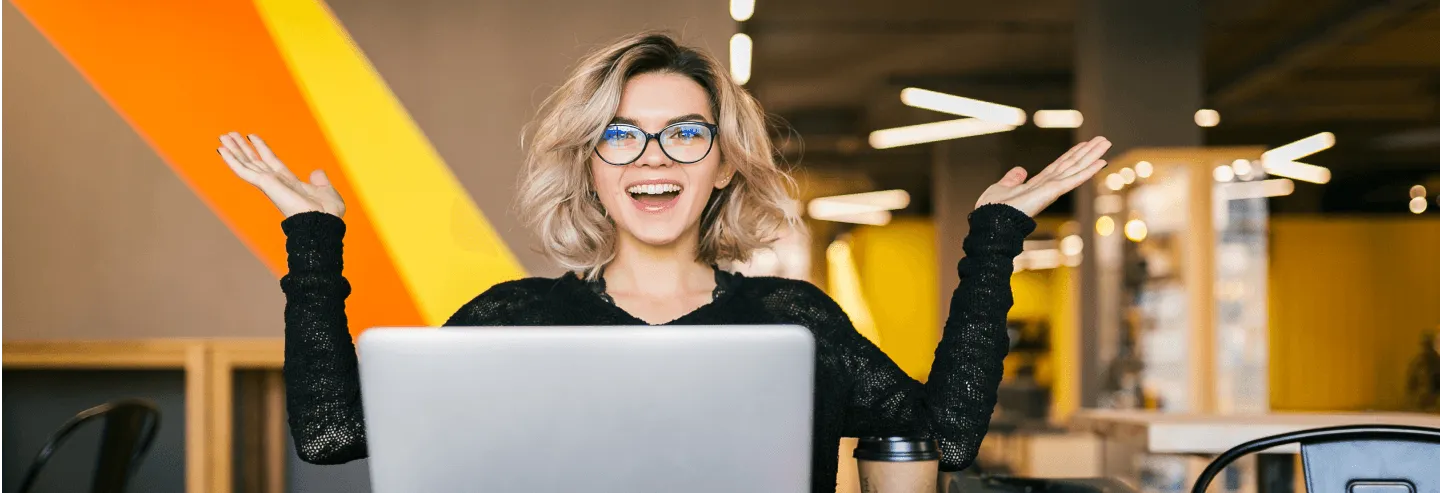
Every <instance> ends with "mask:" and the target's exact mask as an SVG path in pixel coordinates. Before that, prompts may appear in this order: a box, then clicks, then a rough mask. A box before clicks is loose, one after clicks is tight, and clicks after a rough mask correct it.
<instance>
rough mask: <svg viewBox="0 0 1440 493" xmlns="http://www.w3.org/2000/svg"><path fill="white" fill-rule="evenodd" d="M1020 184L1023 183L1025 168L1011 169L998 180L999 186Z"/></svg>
mask: <svg viewBox="0 0 1440 493" xmlns="http://www.w3.org/2000/svg"><path fill="white" fill-rule="evenodd" d="M1021 183H1025V168H1021V167H1019V166H1016V167H1014V168H1011V169H1010V171H1009V172H1007V173H1005V177H1003V178H1001V179H1000V184H1001V185H1004V186H1007V187H1013V186H1017V185H1020V184H1021Z"/></svg>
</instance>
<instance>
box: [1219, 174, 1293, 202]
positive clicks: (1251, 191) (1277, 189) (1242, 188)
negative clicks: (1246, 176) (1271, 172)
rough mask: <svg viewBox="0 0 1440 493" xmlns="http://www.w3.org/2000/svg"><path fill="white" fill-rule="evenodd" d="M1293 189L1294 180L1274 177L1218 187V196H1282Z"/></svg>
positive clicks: (1228, 198)
mask: <svg viewBox="0 0 1440 493" xmlns="http://www.w3.org/2000/svg"><path fill="white" fill-rule="evenodd" d="M1294 191H1295V182H1293V181H1290V180H1287V179H1284V178H1276V179H1272V180H1260V181H1245V182H1239V183H1231V184H1229V185H1222V186H1221V187H1220V196H1221V197H1223V198H1224V199H1225V200H1244V199H1258V198H1262V197H1282V196H1285V195H1290V194H1291V193H1293V192H1294Z"/></svg>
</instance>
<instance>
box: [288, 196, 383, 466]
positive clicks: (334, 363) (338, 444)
mask: <svg viewBox="0 0 1440 493" xmlns="http://www.w3.org/2000/svg"><path fill="white" fill-rule="evenodd" d="M280 226H281V228H282V229H283V230H284V232H285V237H286V238H285V250H286V253H287V255H288V264H289V272H288V273H287V274H286V275H285V276H284V277H282V278H281V279H280V288H281V290H283V291H284V292H285V367H284V376H285V405H286V410H287V411H288V412H289V415H290V418H289V420H290V434H291V437H292V438H293V439H294V441H295V450H296V452H297V454H298V455H299V456H300V459H301V460H304V461H305V462H309V463H312V464H341V463H345V462H349V461H352V460H355V459H361V458H364V457H365V456H366V444H365V418H364V412H363V411H362V409H361V405H360V373H359V368H358V366H357V360H356V355H355V344H354V342H353V341H352V340H351V338H350V330H349V327H348V326H347V323H348V322H347V319H346V317H345V298H347V297H348V296H350V283H349V281H347V280H346V279H345V277H344V276H343V275H341V270H342V267H343V263H344V262H343V246H342V244H343V240H344V237H345V223H344V221H342V220H341V219H340V218H339V217H337V216H334V215H331V214H326V213H323V212H306V213H301V214H296V215H294V216H291V217H289V218H286V219H285V220H284V221H283V222H281V223H280Z"/></svg>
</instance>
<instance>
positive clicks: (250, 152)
mask: <svg viewBox="0 0 1440 493" xmlns="http://www.w3.org/2000/svg"><path fill="white" fill-rule="evenodd" d="M230 139H231V140H234V141H235V145H236V146H238V147H240V152H243V153H245V159H249V160H251V161H260V155H259V154H256V153H255V149H251V148H250V143H248V142H245V138H244V137H241V136H240V132H230Z"/></svg>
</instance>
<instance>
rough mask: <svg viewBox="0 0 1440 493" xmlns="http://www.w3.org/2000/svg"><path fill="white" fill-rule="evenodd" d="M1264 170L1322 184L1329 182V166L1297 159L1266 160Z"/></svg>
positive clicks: (1276, 174)
mask: <svg viewBox="0 0 1440 493" xmlns="http://www.w3.org/2000/svg"><path fill="white" fill-rule="evenodd" d="M1265 172H1266V173H1269V174H1272V175H1275V176H1283V177H1285V178H1294V179H1296V180H1300V181H1308V182H1310V183H1319V184H1322V185H1323V184H1325V183H1329V182H1330V169H1329V168H1326V167H1324V166H1316V165H1313V164H1306V163H1302V162H1299V161H1280V162H1266V163H1265Z"/></svg>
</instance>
